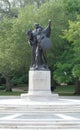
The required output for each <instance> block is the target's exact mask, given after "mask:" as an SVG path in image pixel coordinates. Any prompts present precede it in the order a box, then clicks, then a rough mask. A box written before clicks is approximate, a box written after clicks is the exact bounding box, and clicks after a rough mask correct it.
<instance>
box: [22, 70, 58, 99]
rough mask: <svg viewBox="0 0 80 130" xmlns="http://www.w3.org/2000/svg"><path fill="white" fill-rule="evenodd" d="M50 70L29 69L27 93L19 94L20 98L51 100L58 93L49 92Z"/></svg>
mask: <svg viewBox="0 0 80 130" xmlns="http://www.w3.org/2000/svg"><path fill="white" fill-rule="evenodd" d="M50 88H51V74H50V71H40V70H38V71H37V70H35V71H29V90H28V94H21V98H22V99H27V100H34V101H36V100H37V101H44V100H53V99H54V98H57V97H58V94H51V90H50Z"/></svg>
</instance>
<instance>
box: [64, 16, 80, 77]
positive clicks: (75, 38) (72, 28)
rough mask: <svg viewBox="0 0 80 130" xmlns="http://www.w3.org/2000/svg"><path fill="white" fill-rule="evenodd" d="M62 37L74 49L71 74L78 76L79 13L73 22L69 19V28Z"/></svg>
mask: <svg viewBox="0 0 80 130" xmlns="http://www.w3.org/2000/svg"><path fill="white" fill-rule="evenodd" d="M64 38H66V39H67V40H68V41H69V42H71V44H72V47H73V50H74V59H73V61H74V66H73V68H72V72H73V75H74V76H76V77H79V78H80V68H79V67H80V15H78V18H77V20H76V21H75V22H72V21H69V29H67V30H65V32H64Z"/></svg>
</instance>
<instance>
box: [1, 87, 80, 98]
mask: <svg viewBox="0 0 80 130" xmlns="http://www.w3.org/2000/svg"><path fill="white" fill-rule="evenodd" d="M22 93H27V91H24V90H23V89H21V90H20V91H18V90H17V89H15V91H14V89H13V91H12V92H6V91H5V90H0V96H20V94H22ZM54 93H58V94H59V95H60V96H80V94H79V95H75V94H74V93H75V87H74V86H72V85H70V86H57V87H56V89H55V90H54Z"/></svg>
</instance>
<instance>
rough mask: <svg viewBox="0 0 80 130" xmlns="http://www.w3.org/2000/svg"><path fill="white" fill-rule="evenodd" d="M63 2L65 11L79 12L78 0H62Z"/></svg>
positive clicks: (79, 2) (79, 0)
mask: <svg viewBox="0 0 80 130" xmlns="http://www.w3.org/2000/svg"><path fill="white" fill-rule="evenodd" d="M63 2H64V5H65V10H66V12H67V13H72V14H73V13H78V14H79V13H80V0H66V1H65V0H63ZM74 15H75V14H74Z"/></svg>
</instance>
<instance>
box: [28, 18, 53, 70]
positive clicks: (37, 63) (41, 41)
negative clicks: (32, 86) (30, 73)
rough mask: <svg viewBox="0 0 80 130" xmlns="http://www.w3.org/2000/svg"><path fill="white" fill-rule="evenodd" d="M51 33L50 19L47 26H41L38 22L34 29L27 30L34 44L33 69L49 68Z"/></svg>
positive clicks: (32, 44) (31, 42)
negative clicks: (47, 52)
mask: <svg viewBox="0 0 80 130" xmlns="http://www.w3.org/2000/svg"><path fill="white" fill-rule="evenodd" d="M50 34H51V20H49V21H48V26H47V27H46V28H43V27H41V26H40V25H39V24H38V23H35V24H34V30H33V31H32V30H29V31H27V36H28V39H29V42H30V45H31V46H32V65H31V68H30V69H32V70H36V69H38V70H45V69H48V65H47V59H46V50H47V49H49V48H50V47H51V41H50V39H49V37H50Z"/></svg>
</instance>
